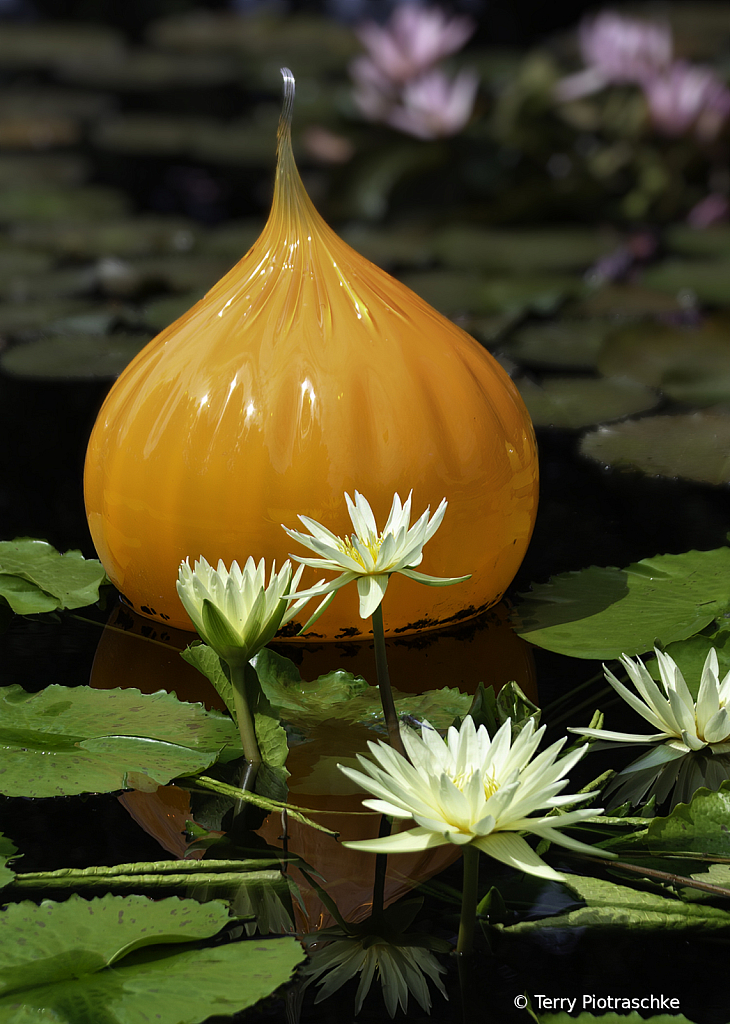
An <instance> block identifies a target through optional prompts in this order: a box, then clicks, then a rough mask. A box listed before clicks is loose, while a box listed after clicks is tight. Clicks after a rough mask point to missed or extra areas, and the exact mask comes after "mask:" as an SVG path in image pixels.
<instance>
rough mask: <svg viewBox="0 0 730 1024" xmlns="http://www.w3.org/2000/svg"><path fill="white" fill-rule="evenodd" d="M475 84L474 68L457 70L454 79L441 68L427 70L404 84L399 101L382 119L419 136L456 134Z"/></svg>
mask: <svg viewBox="0 0 730 1024" xmlns="http://www.w3.org/2000/svg"><path fill="white" fill-rule="evenodd" d="M478 87H479V78H478V76H477V75H476V74H475V72H473V71H460V72H459V74H458V75H457V76H456V77H455V78H454V79H450V78H449V77H448V76H447V75H445V74H444V72H443V71H439V70H434V71H429V72H427V74H425V75H422V76H421V77H420V78H417V79H416V80H415V81H413V82H409V83H408V84H407V85H405V86H404V87H403V91H402V94H401V102H400V103H399V104H397V105H395V106H393V107H392V108H391V110H390V112H389V114H388V115H387V117H386V118H385V120H386V122H387V123H388V124H389V125H391V127H393V128H398V129H399V130H400V131H402V132H407V133H408V134H409V135H415V136H417V137H418V138H419V139H438V138H443V137H444V136H448V135H455V134H456V133H457V132H460V131H461V129H462V128H463V127H464V126H465V125H466V124H467V122H468V121H469V118H470V117H471V114H472V110H473V109H474V100H475V99H476V94H477V88H478Z"/></svg>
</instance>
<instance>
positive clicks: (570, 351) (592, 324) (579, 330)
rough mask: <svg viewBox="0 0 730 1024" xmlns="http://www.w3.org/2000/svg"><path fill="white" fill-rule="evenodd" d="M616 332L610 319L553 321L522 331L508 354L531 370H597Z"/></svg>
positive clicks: (507, 345) (506, 346) (506, 348)
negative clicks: (608, 338)
mask: <svg viewBox="0 0 730 1024" xmlns="http://www.w3.org/2000/svg"><path fill="white" fill-rule="evenodd" d="M615 329H616V325H615V323H613V322H612V321H610V320H608V319H593V320H566V319H562V318H561V319H560V320H551V321H547V322H546V323H535V324H528V325H527V326H525V327H522V328H519V329H518V330H517V331H515V333H514V334H513V335H512V336H511V337H510V338H509V339H508V340H507V342H506V343H504V344H503V346H502V347H503V348H504V351H505V352H507V353H508V355H510V356H511V357H512V358H513V359H516V360H517V361H518V362H520V363H527V364H528V365H530V366H549V367H566V368H567V367H570V368H572V369H580V370H593V369H594V368H595V366H596V359H597V356H598V352H599V351H600V348H601V345H602V344H603V341H604V339H605V338H606V335H607V334H609V333H610V332H611V331H613V330H615Z"/></svg>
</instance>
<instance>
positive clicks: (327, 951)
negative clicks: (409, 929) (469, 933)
mask: <svg viewBox="0 0 730 1024" xmlns="http://www.w3.org/2000/svg"><path fill="white" fill-rule="evenodd" d="M353 931H354V933H353V934H346V933H344V932H343V931H342V930H341V929H328V930H327V931H325V932H319V933H317V935H316V938H318V939H319V938H329V937H332V938H333V939H334V941H331V942H329V944H328V945H326V946H325V947H324V948H322V949H318V950H317V951H316V952H315V953H314V954H313V956H312V959H311V960H310V962H309V963H308V964H307V966H306V967H305V968H304V972H303V973H304V974H305V975H307V976H308V977H309V979H310V980H311V981H319V985H320V989H319V992H318V993H317V998H316V999H315V1003H319V1002H321V1001H322V1000H323V999H326V998H328V997H329V996H331V995H332V993H333V992H336V991H337V989H338V988H340V987H341V986H342V985H344V984H345V982H347V981H349V980H350V978H353V977H354V976H355V975H356V974H358V973H359V974H360V983H359V985H358V987H357V993H356V995H355V1014H358V1013H359V1012H360V1009H361V1007H362V1004H363V1001H364V999H365V996H366V995H367V994H368V991H369V990H370V986H371V984H372V982H373V978H374V977H375V976H376V975H377V977H378V979H379V981H380V984H381V986H382V990H383V999H384V1000H385V1005H386V1008H387V1010H388V1013H389V1014H390V1016H391V1017H395V1014H396V1010H397V1009H398V1006H399V1005H400V1008H401V1010H402V1011H403V1012H404V1013H405V1012H406V1011H407V1009H408V993H409V992H410V993H411V994H412V995H413V996H414V997H415V998H416V1000H417V1001H418V1003H419V1004H420V1005H421V1007H422V1008H423V1009H424V1010H425V1011H426V1012H427V1013H429V1012H430V1010H431V994H430V992H429V991H428V985H427V984H426V976H427V977H429V978H430V979H431V981H432V982H433V983H434V984H435V985H436V987H437V988H438V990H439V992H440V993H441V995H442V996H443V997H444V998H445V999H448V996H447V995H446V989H445V988H444V985H443V982H442V981H441V978H440V977H439V975H440V974H443V973H444V972H445V969H444V968H443V967H442V966H441V965H440V964H439V962H438V960H437V959H436V957H435V956H434V955H433V953H431V952H430V950H428V949H424V948H423V947H422V946H417V945H405V944H401V943H395V942H389V941H387V940H386V939H383V938H380V937H378V936H377V935H376V934H368V933H367V932H361V931H360V930H357V929H354V930H353ZM324 975H326V977H325V978H324V980H320V979H322V978H323V976H324Z"/></svg>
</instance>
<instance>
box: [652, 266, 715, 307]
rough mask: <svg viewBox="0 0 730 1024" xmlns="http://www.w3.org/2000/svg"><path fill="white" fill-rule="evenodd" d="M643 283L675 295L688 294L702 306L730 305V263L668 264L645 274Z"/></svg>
mask: <svg viewBox="0 0 730 1024" xmlns="http://www.w3.org/2000/svg"><path fill="white" fill-rule="evenodd" d="M642 283H643V284H644V285H645V286H646V287H647V288H656V289H657V290H658V291H662V292H669V293H670V294H671V295H680V296H681V295H682V294H683V293H686V294H688V295H690V294H691V295H693V296H694V297H695V298H696V299H697V300H698V301H699V302H702V303H709V304H711V305H718V306H726V305H727V304H728V303H730V262H723V261H722V260H679V259H674V260H665V261H664V262H663V263H660V264H658V265H657V266H656V267H651V268H650V269H648V270H645V271H644V273H643V275H642Z"/></svg>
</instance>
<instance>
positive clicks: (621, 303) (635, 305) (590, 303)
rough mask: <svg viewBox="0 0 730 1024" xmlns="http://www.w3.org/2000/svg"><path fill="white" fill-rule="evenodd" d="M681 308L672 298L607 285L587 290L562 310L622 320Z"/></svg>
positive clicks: (652, 291) (628, 286)
mask: <svg viewBox="0 0 730 1024" xmlns="http://www.w3.org/2000/svg"><path fill="white" fill-rule="evenodd" d="M682 308H683V307H682V305H681V304H680V303H679V302H678V301H677V298H676V296H675V295H667V294H665V293H664V292H661V291H657V290H655V289H650V288H646V287H642V286H640V285H635V284H608V285H604V286H603V287H602V288H598V289H595V290H594V289H591V290H589V291H588V292H587V293H586V294H585V295H584V296H582V297H581V299H580V300H579V301H578V302H576V303H571V305H570V306H568V307H567V308H566V313H568V312H569V314H570V315H571V316H575V317H594V316H603V317H619V318H621V319H623V320H628V319H636V318H637V317H647V316H656V315H657V314H661V313H679V312H681V310H682Z"/></svg>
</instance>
